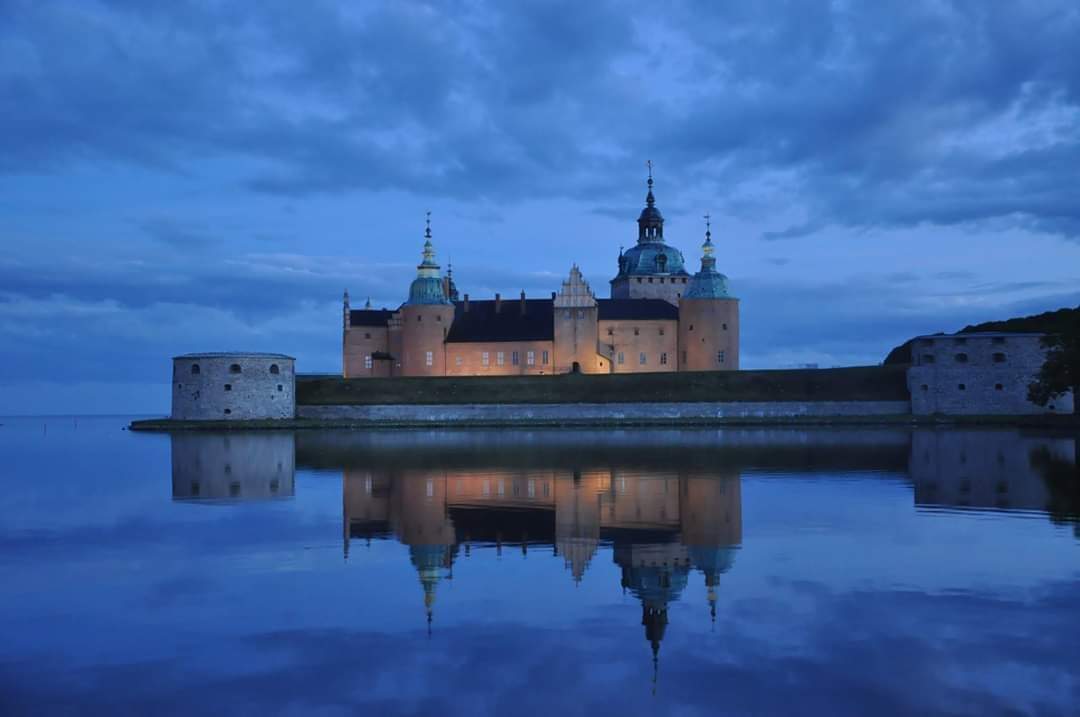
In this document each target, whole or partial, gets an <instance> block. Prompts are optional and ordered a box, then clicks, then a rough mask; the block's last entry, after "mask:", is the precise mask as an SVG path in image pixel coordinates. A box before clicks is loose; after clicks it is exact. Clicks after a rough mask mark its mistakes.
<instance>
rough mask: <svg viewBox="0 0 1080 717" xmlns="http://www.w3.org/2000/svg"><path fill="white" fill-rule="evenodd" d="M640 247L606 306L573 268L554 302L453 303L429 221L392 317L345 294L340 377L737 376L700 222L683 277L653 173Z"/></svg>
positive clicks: (628, 256)
mask: <svg viewBox="0 0 1080 717" xmlns="http://www.w3.org/2000/svg"><path fill="white" fill-rule="evenodd" d="M637 222H638V238H637V244H636V245H635V246H633V247H632V248H630V249H629V250H627V251H626V252H622V251H620V253H619V260H618V273H617V274H616V276H615V278H614V279H612V280H611V298H608V299H598V298H596V295H595V294H594V293H593V291H592V289H591V288H590V287H589V285H588V283H586V281H585V279H584V278H583V277H582V275H581V271H580V270H579V269H578V267H577V266H573V267H571V269H570V273H569V276H568V277H567V279H566V280H565V281H564V282H563V284H562V288H561V289H560V290H559V291H558V292H552V294H551V297H550V298H543V299H530V298H526V296H525V292H524V291H523V292H521V296H520V297H519V298H518V299H505V300H504V299H503V298H502V297H501V296H500V295H499V294H496V295H495V298H494V299H493V300H481V301H477V300H471V301H470V299H469V295H468V294H465V295H464V296H463V297H459V294H458V290H457V287H456V286H455V285H454V281H453V277H452V275H451V272H450V271H449V270H447V272H446V275H445V276H443V275H442V272H441V270H440V267H439V265H438V263H437V262H436V260H435V248H434V246H433V244H432V241H431V240H432V235H431V222H430V218H429V221H428V226H427V229H426V231H425V238H424V249H423V260H422V261H421V262H420V265H419V266H418V267H417V271H416V278H415V279H414V280H413V282H412V284H411V285H410V287H409V298H408V300H407V301H406V302H405V303H404V304H402V305H401V306H400V307H399V308H397V309H396V310H391V309H373V308H371V306H370V302H369V304H368V305H367V306H365V307H364V308H363V309H353V308H352V307H351V306H350V303H349V294H348V292H346V293H345V297H344V307H343V316H342V318H343V339H342V370H343V374H344V376H345V377H346V378H362V377H389V376H496V375H538V374H559V373H570V372H580V373H638V372H658V371H725V370H735V369H738V368H739V300H738V299H736V298H734V297H733V296H731V295H730V294H729V292H728V281H727V277H726V276H724V275H723V274H721V273H720V272H719V271H717V270H716V258H715V256H714V246H713V242H712V233H711V231H710V229H709V227H708V224H707V225H706V231H705V243H704V244H703V245H702V258H701V269H700V271H698V272H697V273H695V274H693V275H691V274H690V273H689V272H687V270H686V268H685V266H684V261H683V256H682V253H681V252H680V251H679V250H678V249H676V248H675V247H673V246H671V245H669V244H667V243H666V242H665V240H664V218H663V216H662V215H661V213H660V210H659V209H658V208H657V207H656V198H655V197H654V196H653V179H652V175H651V172H650V175H649V180H648V194H647V195H646V198H645V208H644V209H642V211H641V214H640V216H639V217H638V220H637Z"/></svg>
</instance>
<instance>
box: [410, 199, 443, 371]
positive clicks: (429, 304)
mask: <svg viewBox="0 0 1080 717" xmlns="http://www.w3.org/2000/svg"><path fill="white" fill-rule="evenodd" d="M453 321H454V304H453V302H451V301H450V299H449V298H448V297H447V295H446V285H445V284H444V282H443V279H442V277H441V276H440V273H439V265H438V264H436V263H435V248H434V247H433V246H432V244H431V212H428V217H427V228H426V229H425V231H424V258H423V261H421V262H420V264H419V266H417V267H416V278H415V279H413V281H412V284H411V285H410V286H409V300H408V301H406V302H405V304H404V306H402V307H401V329H400V331H401V348H400V350H399V359H398V360H399V361H400V363H401V375H403V376H444V375H446V365H445V359H446V354H445V351H444V350H443V341H444V339H445V338H446V334H447V332H448V331H449V330H450V324H451V323H453Z"/></svg>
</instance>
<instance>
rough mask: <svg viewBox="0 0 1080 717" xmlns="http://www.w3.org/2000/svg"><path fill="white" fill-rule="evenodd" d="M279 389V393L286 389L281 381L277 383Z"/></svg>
mask: <svg viewBox="0 0 1080 717" xmlns="http://www.w3.org/2000/svg"><path fill="white" fill-rule="evenodd" d="M277 390H278V393H280V392H281V391H282V390H284V387H283V386H282V385H281V384H280V383H279V384H278V385H277Z"/></svg>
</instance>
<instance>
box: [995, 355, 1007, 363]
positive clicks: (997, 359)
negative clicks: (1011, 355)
mask: <svg viewBox="0 0 1080 717" xmlns="http://www.w3.org/2000/svg"><path fill="white" fill-rule="evenodd" d="M994 363H1005V354H1001V353H998V354H994Z"/></svg>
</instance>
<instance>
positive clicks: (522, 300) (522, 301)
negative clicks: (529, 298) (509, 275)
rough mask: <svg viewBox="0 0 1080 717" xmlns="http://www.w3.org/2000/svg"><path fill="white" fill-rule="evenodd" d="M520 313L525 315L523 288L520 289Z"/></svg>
mask: <svg viewBox="0 0 1080 717" xmlns="http://www.w3.org/2000/svg"><path fill="white" fill-rule="evenodd" d="M521 315H522V316H524V315H525V290H524V289H522V290H521Z"/></svg>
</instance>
